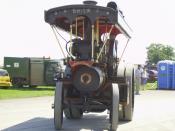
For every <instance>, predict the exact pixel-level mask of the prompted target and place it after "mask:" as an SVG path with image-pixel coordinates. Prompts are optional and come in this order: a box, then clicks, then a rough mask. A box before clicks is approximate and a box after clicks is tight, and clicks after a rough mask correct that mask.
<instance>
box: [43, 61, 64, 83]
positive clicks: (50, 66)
mask: <svg viewBox="0 0 175 131" xmlns="http://www.w3.org/2000/svg"><path fill="white" fill-rule="evenodd" d="M44 67H45V68H44V81H45V84H46V85H55V81H54V76H55V74H56V72H57V71H59V69H60V68H61V67H60V64H59V61H58V60H46V61H45V63H44Z"/></svg>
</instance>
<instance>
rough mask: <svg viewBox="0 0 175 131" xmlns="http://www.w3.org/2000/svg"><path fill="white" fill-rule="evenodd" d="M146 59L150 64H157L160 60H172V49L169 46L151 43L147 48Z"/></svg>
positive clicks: (174, 57)
mask: <svg viewBox="0 0 175 131" xmlns="http://www.w3.org/2000/svg"><path fill="white" fill-rule="evenodd" d="M147 59H148V63H150V64H157V62H158V61H160V60H174V59H175V52H174V48H173V47H171V46H169V45H163V44H156V43H152V44H151V45H150V46H149V47H147Z"/></svg>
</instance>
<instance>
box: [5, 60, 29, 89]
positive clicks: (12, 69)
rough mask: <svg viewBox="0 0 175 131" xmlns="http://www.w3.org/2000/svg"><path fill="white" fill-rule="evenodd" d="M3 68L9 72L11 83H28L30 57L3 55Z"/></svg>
mask: <svg viewBox="0 0 175 131" xmlns="http://www.w3.org/2000/svg"><path fill="white" fill-rule="evenodd" d="M4 68H5V69H6V70H7V71H8V72H9V75H10V77H11V79H12V83H13V85H18V86H22V85H30V58H27V57H23V58H19V57H4Z"/></svg>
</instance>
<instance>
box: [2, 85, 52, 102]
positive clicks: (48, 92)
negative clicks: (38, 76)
mask: <svg viewBox="0 0 175 131" xmlns="http://www.w3.org/2000/svg"><path fill="white" fill-rule="evenodd" d="M53 95H54V87H52V86H38V87H35V88H30V87H21V88H17V87H10V88H0V100H1V99H13V98H28V97H40V96H53Z"/></svg>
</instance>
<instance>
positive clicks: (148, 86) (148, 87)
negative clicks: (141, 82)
mask: <svg viewBox="0 0 175 131" xmlns="http://www.w3.org/2000/svg"><path fill="white" fill-rule="evenodd" d="M156 89H157V81H155V82H148V83H147V84H146V90H156Z"/></svg>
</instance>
